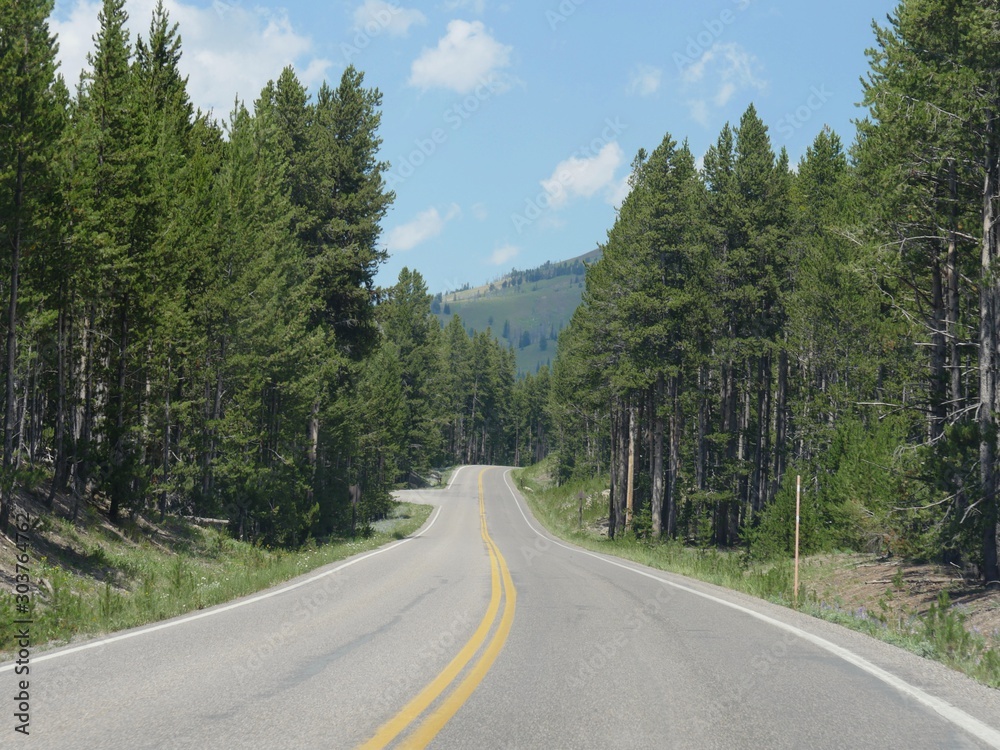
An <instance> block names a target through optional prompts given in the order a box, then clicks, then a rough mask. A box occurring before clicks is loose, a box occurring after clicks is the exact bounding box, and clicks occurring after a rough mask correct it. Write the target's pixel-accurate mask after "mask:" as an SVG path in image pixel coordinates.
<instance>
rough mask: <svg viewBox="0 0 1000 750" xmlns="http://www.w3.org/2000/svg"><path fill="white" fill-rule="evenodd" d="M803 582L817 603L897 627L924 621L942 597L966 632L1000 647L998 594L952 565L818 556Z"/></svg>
mask: <svg viewBox="0 0 1000 750" xmlns="http://www.w3.org/2000/svg"><path fill="white" fill-rule="evenodd" d="M802 582H803V585H804V586H805V587H806V588H807V589H808V590H810V592H811V593H812V594H813V595H815V596H816V598H817V599H818V601H819V602H820V603H821V604H826V605H827V606H831V607H839V608H841V609H842V610H844V611H845V612H848V613H850V614H852V615H853V616H854V617H856V618H861V619H864V618H868V619H873V620H876V621H879V622H883V623H885V622H891V623H893V624H895V625H896V626H897V627H906V626H907V625H908V624H910V623H914V622H916V621H918V620H919V619H920V618H922V617H925V616H926V615H927V614H928V613H929V612H930V610H931V607H932V606H934V605H936V604H937V603H938V601H939V599H940V597H941V595H942V594H947V596H948V600H949V603H950V606H951V609H952V611H953V612H955V613H956V614H958V615H960V617H961V619H962V622H963V625H964V626H965V628H966V630H968V631H969V632H971V633H974V634H976V635H978V636H982V637H983V638H985V639H986V640H987V641H989V642H991V645H992V647H994V648H998V647H1000V592H996V591H992V592H991V591H986V590H985V589H984V588H983V585H982V583H981V582H980V581H979V580H978V579H976V578H973V577H972V576H971V574H970V573H969V572H968V571H962V570H960V569H958V568H956V567H953V566H944V565H935V564H929V563H915V562H908V561H906V560H902V559H898V558H890V559H885V558H880V557H878V556H876V555H861V554H838V555H817V556H814V557H810V558H808V559H807V560H806V562H805V565H804V566H803V577H802Z"/></svg>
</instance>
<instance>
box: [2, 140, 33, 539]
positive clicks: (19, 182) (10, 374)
mask: <svg viewBox="0 0 1000 750" xmlns="http://www.w3.org/2000/svg"><path fill="white" fill-rule="evenodd" d="M16 169H17V176H16V177H15V181H14V232H13V234H12V236H11V242H10V289H9V290H8V295H9V296H8V299H7V357H6V362H5V364H4V375H5V378H6V398H5V401H4V420H3V428H4V434H3V466H2V473H3V476H2V479H0V531H6V530H7V527H8V525H9V524H10V511H11V505H12V503H13V499H14V373H15V371H16V369H17V325H18V323H17V295H18V289H19V286H20V278H21V242H22V239H23V237H22V236H23V233H24V178H25V173H26V171H27V157H26V154H25V153H24V149H23V147H22V148H19V149H18V154H17V167H16Z"/></svg>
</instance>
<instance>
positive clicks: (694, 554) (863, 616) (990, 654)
mask: <svg viewBox="0 0 1000 750" xmlns="http://www.w3.org/2000/svg"><path fill="white" fill-rule="evenodd" d="M553 466H554V464H553V463H552V462H551V461H550V460H548V459H547V460H546V461H543V462H542V463H540V464H535V465H534V466H530V467H528V468H525V469H519V470H517V471H515V472H514V474H513V476H514V480H515V481H516V482H517V485H518V487H519V489H520V490H521V493H522V494H523V495H524V497H525V498H526V499H527V501H528V504H529V505H530V507H531V510H532V512H533V513H534V514H535V517H536V518H538V520H539V521H541V523H542V524H544V525H545V527H546V528H547V529H548V530H549V532H551V533H552V534H554V535H555V536H558V537H560V538H562V539H565V540H567V541H570V542H572V543H574V544H577V545H579V546H580V547H583V548H585V549H589V550H592V551H594V552H601V553H604V554H608V555H613V556H616V557H620V558H623V559H626V560H631V561H633V562H637V563H640V564H642V565H647V566H649V567H651V568H657V569H659V570H666V571H669V572H672V573H677V574H680V575H683V576H687V577H689V578H694V579H696V580H699V581H705V582H707V583H712V584H715V585H717V586H722V587H724V588H728V589H732V590H735V591H740V592H743V593H745V594H749V595H751V596H755V597H758V598H760V599H765V600H767V601H770V602H773V603H775V604H779V605H782V606H786V607H792V606H793V599H794V591H793V588H794V567H793V562H792V561H791V560H784V559H782V560H774V561H768V562H757V561H753V560H751V559H750V558H749V557H748V556H747V555H746V554H745V553H744V552H742V551H738V550H735V551H730V550H717V549H714V548H710V549H703V548H692V547H686V546H684V545H683V544H681V543H679V542H674V541H670V542H659V541H653V540H651V539H648V538H637V537H636V536H635V535H634V534H632V533H629V534H625V535H623V536H620V537H619V538H618V539H615V540H610V539H608V538H607V535H606V531H603V533H602V523H603V525H604V527H606V522H607V516H608V513H607V502H608V501H607V497H606V496H605V495H604V494H603V493H604V491H605V490H606V488H607V482H606V481H605V480H604V479H601V478H596V479H587V480H574V481H571V482H568V483H566V484H564V485H562V486H559V487H556V486H554V484H553V483H552V481H551V479H550V478H549V474H550V470H551V468H552V467H553ZM581 495H582V507H583V514H582V518H583V521H582V524H581V521H580V518H581V514H580V507H581ZM825 564H826V563H825V562H824V561H822V560H820V559H810V558H806V559H805V560H803V561H801V565H800V585H799V606H798V609H799V611H801V612H805V613H807V614H810V615H812V616H814V617H817V618H821V619H824V620H828V621H830V622H834V623H837V624H840V625H843V626H846V627H848V628H851V629H853V630H857V631H860V632H863V633H867V634H868V635H871V636H873V637H875V638H878V639H880V640H883V641H886V642H888V643H892V644H893V645H896V646H899V647H901V648H905V649H907V650H909V651H911V652H913V653H915V654H918V655H920V656H923V657H925V658H929V659H934V660H936V661H939V662H941V663H943V664H946V665H947V666H949V667H952V668H953V669H956V670H958V671H960V672H964V673H965V674H967V675H969V676H970V677H972V678H974V679H976V680H978V681H979V682H981V683H983V684H985V685H988V686H990V687H993V688H1000V648H998V647H997V646H996V645H995V644H993V643H991V642H990V641H989V640H988V639H986V638H984V637H983V636H982V635H980V634H977V633H974V632H970V631H969V630H968V629H967V628H966V627H965V624H964V620H965V616H964V614H963V613H962V612H961V611H958V610H956V609H954V608H953V607H952V606H951V602H950V600H949V599H948V595H947V593H942V594H941V596H940V597H939V599H938V601H937V602H936V603H935V604H934V605H932V606H931V607H930V610H929V611H928V612H927V613H925V614H923V615H920V614H916V613H912V614H910V615H909V616H907V617H905V618H900V617H892V616H890V615H888V614H887V613H885V612H883V611H880V610H879V609H878V608H877V607H876V608H875V609H874V610H866V609H865V608H860V609H857V610H851V609H846V608H844V607H842V606H841V605H840V603H839V602H837V601H833V602H830V601H826V600H824V599H821V598H820V597H819V595H818V594H817V592H816V591H815V590H813V589H811V588H809V587H808V584H807V585H803V583H802V580H806V581H808V580H809V579H810V578H811V577H816V576H817V575H818V574H819V573H820V571H819V568H820V567H821V566H823V565H825Z"/></svg>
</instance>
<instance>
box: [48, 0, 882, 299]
mask: <svg viewBox="0 0 1000 750" xmlns="http://www.w3.org/2000/svg"><path fill="white" fill-rule="evenodd" d="M154 4H155V0H129V2H128V3H127V8H128V10H129V13H130V15H131V17H132V19H131V25H132V28H133V30H134V31H136V32H138V31H140V30H145V29H146V28H147V27H148V24H149V17H150V14H151V11H152V7H153V5H154ZM165 4H166V6H167V8H168V10H169V11H170V13H171V17H172V18H173V20H175V21H177V22H178V23H179V24H180V30H181V34H182V36H183V39H184V60H183V63H182V64H183V67H184V70H185V72H186V73H187V74H188V76H189V86H190V91H191V95H192V98H193V99H194V101H195V103H196V104H197V105H199V106H201V107H202V108H203V109H213V110H214V111H215V112H216V113H217V114H218V115H219V117H224V116H225V115H226V114H227V113H228V111H229V110H230V109H231V105H232V102H233V101H234V100H235V98H236V97H239V98H241V99H244V100H246V101H247V102H248V104H249V103H250V102H252V101H253V99H255V98H256V96H257V94H258V93H259V92H260V89H261V88H262V87H263V85H264V84H265V83H266V82H267V80H268V79H270V78H276V77H277V75H278V74H279V73H280V71H281V69H282V68H283V67H284V66H285V65H289V64H291V65H294V66H295V68H296V70H297V71H298V73H299V77H300V78H301V79H302V80H303V81H304V82H305V83H306V84H307V85H308V86H309V87H310V89H311V90H313V91H315V89H316V88H317V87H318V86H319V84H320V83H321V82H322V81H323V80H324V79H328V80H330V81H333V82H335V81H336V80H338V79H339V77H340V73H341V72H342V71H343V69H344V67H345V66H346V65H347V64H354V65H355V66H356V67H358V68H360V69H361V70H363V71H364V72H365V76H366V78H365V80H366V84H367V85H369V86H372V87H378V88H379V89H380V90H381V91H382V93H383V96H384V101H383V124H382V130H381V134H382V137H383V140H384V143H383V155H382V156H383V159H385V160H386V161H389V162H390V163H391V165H392V166H391V169H390V172H389V181H390V184H391V186H392V188H393V189H394V190H395V192H396V195H397V197H396V202H395V204H394V206H393V208H392V210H391V211H390V213H389V216H388V217H387V219H386V221H385V224H384V229H385V231H384V233H383V242H384V244H385V245H386V247H387V249H388V250H389V252H390V260H389V261H388V263H386V265H385V266H384V267H383V269H382V270H381V272H380V274H379V279H378V280H379V282H380V283H382V284H386V285H388V284H391V283H393V281H394V280H395V278H396V276H397V275H398V273H399V270H400V269H401V268H402V267H403V266H409V267H411V268H416V269H418V270H419V271H420V272H421V273H422V274H423V275H424V277H425V278H426V279H427V282H428V285H429V287H430V289H431V291H432V292H438V291H446V290H448V289H454V288H457V287H459V286H461V285H463V284H465V283H471V284H473V285H476V284H479V283H483V282H485V281H488V280H490V279H492V278H495V277H496V276H499V275H500V274H501V273H503V272H504V271H507V270H509V269H510V268H512V267H515V266H516V267H518V268H530V267H533V266H536V265H539V264H541V263H543V262H545V261H546V260H563V259H567V258H571V257H574V256H576V255H580V254H582V253H585V252H587V251H589V250H592V249H593V248H594V247H596V246H597V244H598V243H600V242H601V241H603V240H604V238H605V236H606V233H607V230H608V229H609V228H610V227H611V225H612V224H613V223H614V219H615V208H616V206H617V205H619V203H620V201H621V200H622V199H623V197H624V191H625V190H626V180H627V177H628V173H629V165H630V163H631V161H632V159H633V158H634V156H635V154H636V152H637V151H638V150H639V149H640V148H646V149H647V150H651V149H652V148H654V147H655V146H656V145H657V144H658V143H659V142H660V141H661V140H662V138H663V136H664V134H666V133H668V132H669V133H670V134H671V135H672V136H673V137H674V138H675V139H676V140H678V141H680V140H683V139H685V138H686V139H688V141H689V143H690V145H691V148H692V150H693V151H694V153H695V154H696V155H699V156H700V155H702V154H704V152H705V150H706V149H707V148H708V147H709V146H710V145H711V144H712V143H713V142H714V141H715V140H716V138H717V137H718V134H719V131H720V130H721V128H722V126H723V125H724V124H725V123H726V122H732V123H734V124H735V123H736V122H738V120H739V117H740V115H741V114H742V113H743V111H744V110H745V109H746V107H747V105H748V104H750V103H751V102H753V103H754V104H755V105H756V106H757V109H758V111H759V112H760V115H761V117H762V118H763V119H764V121H765V123H767V124H768V126H769V127H770V130H771V138H772V142H773V144H774V147H775V150H777V149H778V148H780V147H782V146H784V147H786V148H787V149H788V151H789V154H790V155H791V157H792V160H793V162H794V161H798V159H799V157H801V156H802V154H803V153H804V152H805V150H806V148H807V147H808V146H809V144H810V143H811V142H812V140H813V139H814V138H815V136H816V134H817V133H818V132H819V130H820V129H821V128H822V127H823V126H824V125H829V126H831V127H832V128H833V129H834V130H836V131H837V132H838V133H840V134H841V136H842V138H843V139H844V140H845V142H847V143H849V142H850V141H851V140H852V139H853V134H854V126H853V125H852V120H854V119H855V118H857V117H859V116H860V114H861V110H859V109H858V108H857V107H856V104H857V102H858V101H859V100H860V98H861V84H860V81H859V79H860V78H861V77H862V76H863V75H865V73H866V70H867V61H866V58H865V54H864V53H865V49H866V48H868V47H870V46H871V44H872V42H873V36H872V31H871V23H872V20H873V19H877V20H879V22H883V21H884V19H885V17H886V14H887V13H890V12H891V11H892V10H893V8H894V7H895V5H896V3H895V1H894V0H891V1H890V0H843V1H842V2H839V3H825V2H822V3H821V2H802V0H713V1H710V2H700V3H690V2H680V1H679V0H666V1H664V2H621V3H612V2H610V1H609V0H535V1H534V2H517V0H439V1H438V2H434V3H418V2H409V1H407V2H400V3H397V2H395V0H392V1H391V2H387V1H386V0H334V1H333V2H329V1H325V2H320V1H319V0H309V1H308V2H285V3H277V2H275V3H271V2H270V0H264V2H260V3H255V2H250V1H249V0H186V1H184V2H182V1H181V0H166V2H165ZM99 7H100V2H98V1H97V0H58V2H57V6H56V13H55V18H54V23H53V29H54V31H56V32H58V33H59V35H60V45H61V52H60V56H61V59H62V63H63V73H64V75H66V77H67V79H69V80H71V81H75V80H76V78H77V77H78V71H79V70H80V68H81V67H82V66H83V65H84V64H85V59H86V53H87V52H88V51H89V49H90V48H91V45H92V42H91V38H92V35H93V34H94V32H95V31H96V28H97V12H98V10H99Z"/></svg>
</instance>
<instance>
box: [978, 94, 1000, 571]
mask: <svg viewBox="0 0 1000 750" xmlns="http://www.w3.org/2000/svg"><path fill="white" fill-rule="evenodd" d="M998 111H1000V102H996V103H994V106H993V111H991V112H990V113H989V122H988V125H987V145H986V181H985V185H984V187H983V244H982V253H981V265H982V277H981V280H980V302H979V430H980V438H979V470H980V476H981V481H982V492H983V501H982V507H983V571H982V572H983V579H984V581H985V583H986V584H987V585H988V586H990V587H991V588H998V587H1000V568H998V565H997V475H996V466H995V461H996V458H997V437H998V436H997V420H996V415H997V410H998V403H997V398H998V396H1000V394H998V392H997V366H998V362H997V356H998V345H1000V335H998V331H997V314H998V313H1000V309H998V302H1000V288H998V285H1000V267H998V266H1000V263H998V262H997V255H998V234H997V221H998V218H1000V217H998V216H997V214H996V202H997V199H998V193H1000V144H998V133H997V132H996V129H997V124H998V123H997V116H998V115H997V113H998Z"/></svg>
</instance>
